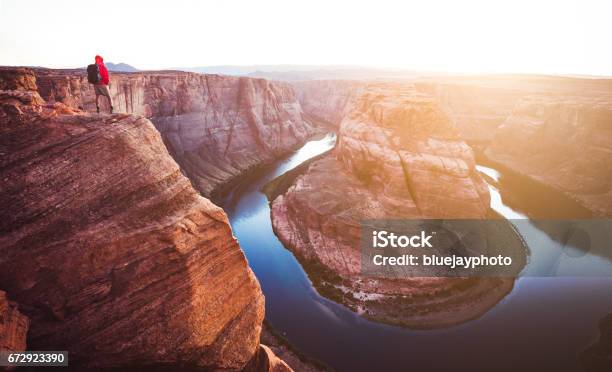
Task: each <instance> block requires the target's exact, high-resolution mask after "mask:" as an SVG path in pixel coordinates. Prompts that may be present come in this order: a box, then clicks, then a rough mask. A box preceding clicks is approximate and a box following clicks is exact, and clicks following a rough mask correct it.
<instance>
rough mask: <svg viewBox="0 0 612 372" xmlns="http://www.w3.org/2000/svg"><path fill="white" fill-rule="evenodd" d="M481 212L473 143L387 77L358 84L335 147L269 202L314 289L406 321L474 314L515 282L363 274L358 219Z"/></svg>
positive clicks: (452, 320)
mask: <svg viewBox="0 0 612 372" xmlns="http://www.w3.org/2000/svg"><path fill="white" fill-rule="evenodd" d="M330 180H334V181H333V182H330ZM488 213H489V193H488V188H487V186H486V184H485V183H484V181H483V180H482V179H481V177H480V175H479V174H478V172H477V171H476V169H475V164H474V156H473V153H472V150H471V149H470V148H469V147H468V146H467V145H466V144H465V143H464V142H463V141H462V140H461V138H460V137H459V134H458V132H457V130H456V128H455V127H454V126H453V125H452V123H451V121H450V120H449V119H448V117H447V116H446V115H444V113H443V112H442V111H441V109H440V108H439V107H438V105H437V103H436V101H435V99H433V98H432V97H428V96H424V95H422V94H419V93H417V92H416V91H415V90H414V89H413V88H411V87H407V86H402V85H389V84H386V85H371V86H369V87H368V88H367V89H366V92H365V93H364V94H363V95H362V96H361V98H359V100H358V101H357V103H356V104H355V105H354V107H353V110H352V111H351V112H350V113H349V114H348V116H347V117H345V118H344V120H343V121H342V124H341V126H340V133H339V136H338V144H337V146H336V148H335V150H333V153H332V154H330V155H328V156H326V157H324V158H322V159H320V160H316V161H314V162H313V163H312V164H311V165H310V166H309V167H308V170H307V171H306V173H305V174H304V175H303V176H300V177H298V178H297V180H296V182H295V184H294V185H293V186H292V187H290V188H289V190H288V191H287V192H286V193H285V194H284V195H281V196H279V197H278V198H276V199H275V200H274V201H273V202H272V217H273V224H274V229H275V232H276V234H277V235H278V236H279V238H280V239H281V240H282V241H283V243H285V245H286V246H288V247H290V248H291V249H292V250H293V251H294V252H295V253H296V255H297V256H298V258H299V259H300V260H301V261H302V263H303V264H304V266H305V268H306V271H307V272H309V274H310V275H311V279H312V280H313V282H314V284H315V286H316V287H317V289H318V290H319V291H320V292H321V293H322V294H324V295H326V296H328V297H331V298H334V299H336V300H338V301H341V302H344V303H345V304H347V305H348V306H350V307H352V308H353V309H355V310H356V311H358V312H360V313H362V314H364V315H365V316H368V317H370V318H373V319H376V320H379V321H384V322H388V323H397V324H402V325H405V326H409V327H413V328H436V327H442V326H448V325H450V324H457V323H460V322H463V321H466V320H468V319H472V318H474V317H476V316H479V315H480V314H482V313H483V312H484V311H486V310H487V309H489V308H490V307H491V306H493V305H494V304H495V303H497V301H499V299H501V298H502V297H503V296H504V295H505V294H506V293H508V291H509V290H510V289H511V288H512V286H513V280H512V279H509V278H486V279H478V278H454V279H453V278H438V277H430V278H410V279H401V280H387V279H381V278H374V279H373V278H367V277H363V276H361V273H360V265H361V261H360V260H361V256H360V249H359V246H360V245H359V238H360V223H361V221H362V220H365V219H374V218H485V217H486V216H487V215H488Z"/></svg>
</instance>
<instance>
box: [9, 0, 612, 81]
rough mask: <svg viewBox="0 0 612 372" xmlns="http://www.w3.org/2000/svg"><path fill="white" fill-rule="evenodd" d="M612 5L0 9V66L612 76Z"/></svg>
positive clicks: (280, 2) (56, 5)
mask: <svg viewBox="0 0 612 372" xmlns="http://www.w3.org/2000/svg"><path fill="white" fill-rule="evenodd" d="M611 14H612V1H608V0H601V1H595V0H580V1H573V0H572V1H570V0H567V1H566V0H556V1H547V0H529V1H523V0H513V1H495V0H461V1H457V0H454V1H453V0H447V1H443V0H421V1H401V0H395V1H387V0H372V1H359V0H352V1H342V0H324V1H320V0H303V1H293V0H270V1H264V0H214V1H206V0H200V1H197V0H193V1H189V0H172V1H156V0H148V1H146V0H120V1H116V0H97V1H84V0H79V1H68V0H67V1H59V0H58V1H52V0H46V1H42V0H41V1H38V0H0V65H23V66H45V67H54V68H71V67H82V66H85V65H87V64H89V63H93V56H95V55H96V54H100V55H102V56H103V57H104V58H105V60H106V61H112V62H115V63H118V62H125V63H128V64H130V65H132V66H135V67H137V68H141V69H163V68H171V67H193V66H211V65H253V64H304V65H360V66H368V67H382V68H393V69H408V70H416V71H447V72H465V73H506V72H508V73H512V72H514V73H546V74H587V75H609V76H612V42H611V40H612V21H610V15H611Z"/></svg>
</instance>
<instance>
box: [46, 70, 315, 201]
mask: <svg viewBox="0 0 612 372" xmlns="http://www.w3.org/2000/svg"><path fill="white" fill-rule="evenodd" d="M36 73H37V76H38V86H39V89H40V93H41V96H42V97H43V98H44V99H46V100H47V101H49V102H62V103H64V104H66V105H68V106H70V107H73V108H79V107H80V108H83V109H85V110H87V111H90V112H93V111H94V110H95V96H94V93H93V88H92V86H91V85H90V84H88V83H87V79H86V76H85V74H84V72H83V71H79V70H47V69H40V70H36ZM110 91H111V95H112V98H113V103H114V108H115V112H123V113H135V114H139V115H143V116H145V117H147V118H149V119H150V120H151V121H152V122H153V124H155V126H156V128H157V129H158V130H159V131H160V133H161V135H162V138H163V139H164V142H165V143H166V145H167V147H168V150H169V151H170V153H171V154H172V156H173V157H174V159H175V160H176V161H177V162H178V163H179V165H180V166H181V169H182V170H183V171H184V172H185V174H186V175H187V176H188V177H189V178H190V179H191V181H192V182H193V184H194V186H196V188H197V189H198V190H199V191H200V192H202V193H203V194H204V195H205V196H211V195H213V194H216V192H215V191H218V190H219V188H220V187H221V186H223V185H224V184H225V183H227V182H228V181H231V180H232V179H234V178H235V177H236V176H238V175H240V174H243V173H244V172H245V171H246V170H249V169H253V168H255V167H257V166H260V165H262V164H265V163H269V162H272V161H273V160H276V159H277V158H278V157H279V156H281V155H283V154H285V153H287V152H288V151H291V150H293V149H294V148H296V147H297V146H299V145H300V144H302V143H303V142H304V140H305V139H306V138H307V137H309V136H311V135H312V134H313V133H314V132H315V130H316V129H315V128H314V126H313V125H312V124H311V123H310V122H309V121H308V120H307V118H306V115H304V114H303V112H302V109H301V106H300V103H299V102H298V100H297V99H296V97H295V94H294V91H293V89H292V88H291V86H289V85H288V84H285V83H280V82H270V81H267V80H263V79H252V78H246V77H231V76H219V75H203V74H196V73H189V72H179V71H160V72H146V73H145V72H142V73H112V74H111V83H110ZM100 101H101V103H103V104H104V105H105V104H106V102H105V100H104V99H101V100H100ZM104 105H103V106H102V109H103V110H106V108H105V106H104Z"/></svg>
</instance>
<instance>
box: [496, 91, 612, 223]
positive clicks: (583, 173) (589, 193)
mask: <svg viewBox="0 0 612 372" xmlns="http://www.w3.org/2000/svg"><path fill="white" fill-rule="evenodd" d="M611 122H612V95H608V96H607V97H606V96H599V97H588V96H580V97H578V96H568V95H563V96H558V95H537V96H530V97H526V98H524V99H522V100H521V101H520V102H519V103H518V104H517V106H516V108H515V109H514V111H513V113H512V115H511V116H509V117H508V119H507V120H506V121H505V122H504V124H503V125H502V126H501V127H500V128H499V129H498V130H497V132H496V135H495V138H494V139H493V141H492V143H491V144H490V145H489V147H488V148H487V150H486V151H485V154H486V156H487V157H488V158H489V159H491V160H493V161H494V162H496V163H498V164H500V165H502V166H505V167H507V168H509V169H511V170H513V171H515V172H518V173H520V174H522V175H525V176H528V177H530V178H531V179H534V180H536V181H539V182H541V183H543V184H544V185H547V186H550V187H552V188H553V189H556V190H559V191H561V192H563V193H565V194H566V195H568V196H569V197H571V198H572V199H575V200H576V201H578V202H579V203H581V204H582V205H584V206H585V207H587V208H589V209H590V210H591V211H593V213H594V214H596V215H601V216H611V215H612V128H611V127H610V125H609V124H610V123H611Z"/></svg>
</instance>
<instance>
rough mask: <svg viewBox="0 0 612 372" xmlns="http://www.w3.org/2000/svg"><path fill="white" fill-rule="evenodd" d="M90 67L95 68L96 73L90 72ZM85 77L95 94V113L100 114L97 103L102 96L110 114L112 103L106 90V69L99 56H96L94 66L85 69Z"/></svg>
mask: <svg viewBox="0 0 612 372" xmlns="http://www.w3.org/2000/svg"><path fill="white" fill-rule="evenodd" d="M92 66H93V67H94V69H93V70H95V67H97V70H98V71H92V72H90V67H92ZM96 73H97V76H96ZM92 75H93V76H92ZM87 76H88V80H89V82H90V83H93V85H94V91H95V92H96V111H97V112H98V113H100V105H99V103H98V100H99V99H100V96H104V97H106V99H108V106H109V107H110V112H111V114H112V113H113V102H112V100H111V95H110V91H109V90H108V83H109V80H110V79H109V77H108V69H107V68H106V66H105V65H104V59H103V58H102V57H101V56H96V64H95V65H89V66H88V67H87Z"/></svg>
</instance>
